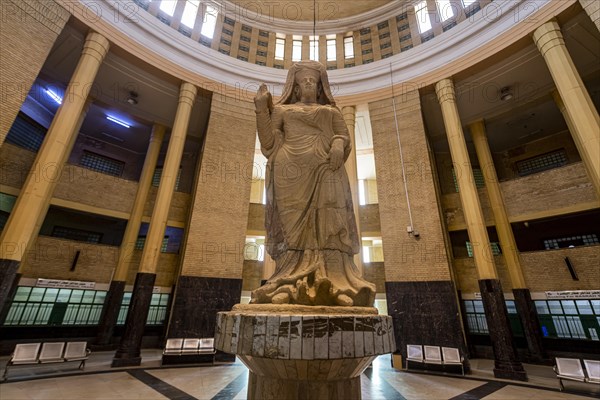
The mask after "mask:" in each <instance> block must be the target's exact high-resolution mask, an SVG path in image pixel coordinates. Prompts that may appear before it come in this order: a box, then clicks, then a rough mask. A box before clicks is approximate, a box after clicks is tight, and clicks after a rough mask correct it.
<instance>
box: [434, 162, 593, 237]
mask: <svg viewBox="0 0 600 400" xmlns="http://www.w3.org/2000/svg"><path fill="white" fill-rule="evenodd" d="M500 187H501V190H502V193H503V195H504V201H505V204H506V211H507V212H508V217H509V219H510V220H520V219H523V217H524V216H532V217H536V218H541V217H542V216H544V215H552V213H553V211H552V210H559V209H563V210H565V211H568V210H576V209H577V210H579V209H586V208H591V207H597V206H598V200H597V199H596V195H595V194H594V189H593V187H592V185H591V183H590V180H589V178H588V177H587V175H586V172H585V167H584V166H583V164H582V163H581V162H578V163H574V164H569V165H566V166H564V167H561V168H554V169H551V170H548V171H544V172H540V173H537V174H533V175H529V176H525V177H522V178H519V179H513V180H510V181H506V182H502V183H500ZM479 199H480V201H481V207H482V208H483V213H484V216H485V219H486V223H487V224H488V225H491V224H492V222H493V216H492V211H491V208H490V204H489V200H488V196H487V193H486V191H485V189H479ZM442 208H443V210H444V214H445V217H446V222H447V224H448V226H449V229H450V230H456V229H466V224H465V220H464V215H463V212H462V206H461V205H460V198H459V194H458V193H453V194H447V195H444V196H443V197H442Z"/></svg>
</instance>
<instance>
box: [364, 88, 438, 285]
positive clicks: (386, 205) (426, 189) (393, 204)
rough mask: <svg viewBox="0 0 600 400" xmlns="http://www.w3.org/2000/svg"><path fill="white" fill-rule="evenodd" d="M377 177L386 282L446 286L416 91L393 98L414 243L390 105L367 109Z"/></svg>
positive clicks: (387, 102)
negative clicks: (409, 231)
mask: <svg viewBox="0 0 600 400" xmlns="http://www.w3.org/2000/svg"><path fill="white" fill-rule="evenodd" d="M369 112H370V116H371V125H372V129H373V147H374V151H375V166H376V172H377V187H378V196H379V215H380V220H381V233H382V237H383V253H384V259H385V279H386V281H434V280H450V269H449V267H450V266H449V263H448V259H447V256H446V247H445V243H444V238H443V232H442V224H441V220H440V215H439V210H438V205H437V201H438V200H437V196H436V192H435V186H434V181H433V175H432V170H431V163H430V156H429V149H428V144H427V140H426V136H425V128H424V126H423V120H422V117H421V104H420V98H419V93H418V91H413V92H409V93H407V94H405V95H402V96H398V97H397V98H396V113H397V117H398V126H399V130H400V139H401V144H402V145H403V149H402V152H403V156H404V163H405V167H406V173H407V181H408V192H409V196H410V203H411V207H412V216H413V222H414V228H415V229H416V230H418V231H419V232H420V238H419V239H415V238H413V237H411V236H409V235H408V234H407V230H406V227H407V226H409V225H410V220H409V215H408V207H407V202H406V196H405V191H404V184H403V181H402V170H401V163H400V151H399V148H398V142H397V138H396V127H395V121H394V112H393V109H392V100H391V99H386V100H381V101H377V102H373V103H369Z"/></svg>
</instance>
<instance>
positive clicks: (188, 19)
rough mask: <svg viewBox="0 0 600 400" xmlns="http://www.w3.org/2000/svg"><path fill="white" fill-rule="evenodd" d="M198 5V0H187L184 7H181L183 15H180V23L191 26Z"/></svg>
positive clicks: (196, 13)
mask: <svg viewBox="0 0 600 400" xmlns="http://www.w3.org/2000/svg"><path fill="white" fill-rule="evenodd" d="M199 6H200V0H187V1H186V2H185V7H184V8H183V15H182V16H181V23H182V24H183V25H185V26H187V27H188V28H193V27H194V23H195V22H196V17H197V16H198V7H199Z"/></svg>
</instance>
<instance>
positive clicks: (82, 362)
mask: <svg viewBox="0 0 600 400" xmlns="http://www.w3.org/2000/svg"><path fill="white" fill-rule="evenodd" d="M79 369H80V370H84V369H85V360H82V361H81V364H79Z"/></svg>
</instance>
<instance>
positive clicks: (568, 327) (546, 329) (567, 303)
mask: <svg viewBox="0 0 600 400" xmlns="http://www.w3.org/2000/svg"><path fill="white" fill-rule="evenodd" d="M535 307H536V309H537V312H538V317H539V320H540V325H541V327H542V333H543V335H544V336H545V337H549V338H567V339H588V340H600V338H599V335H600V300H587V299H582V300H535Z"/></svg>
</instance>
